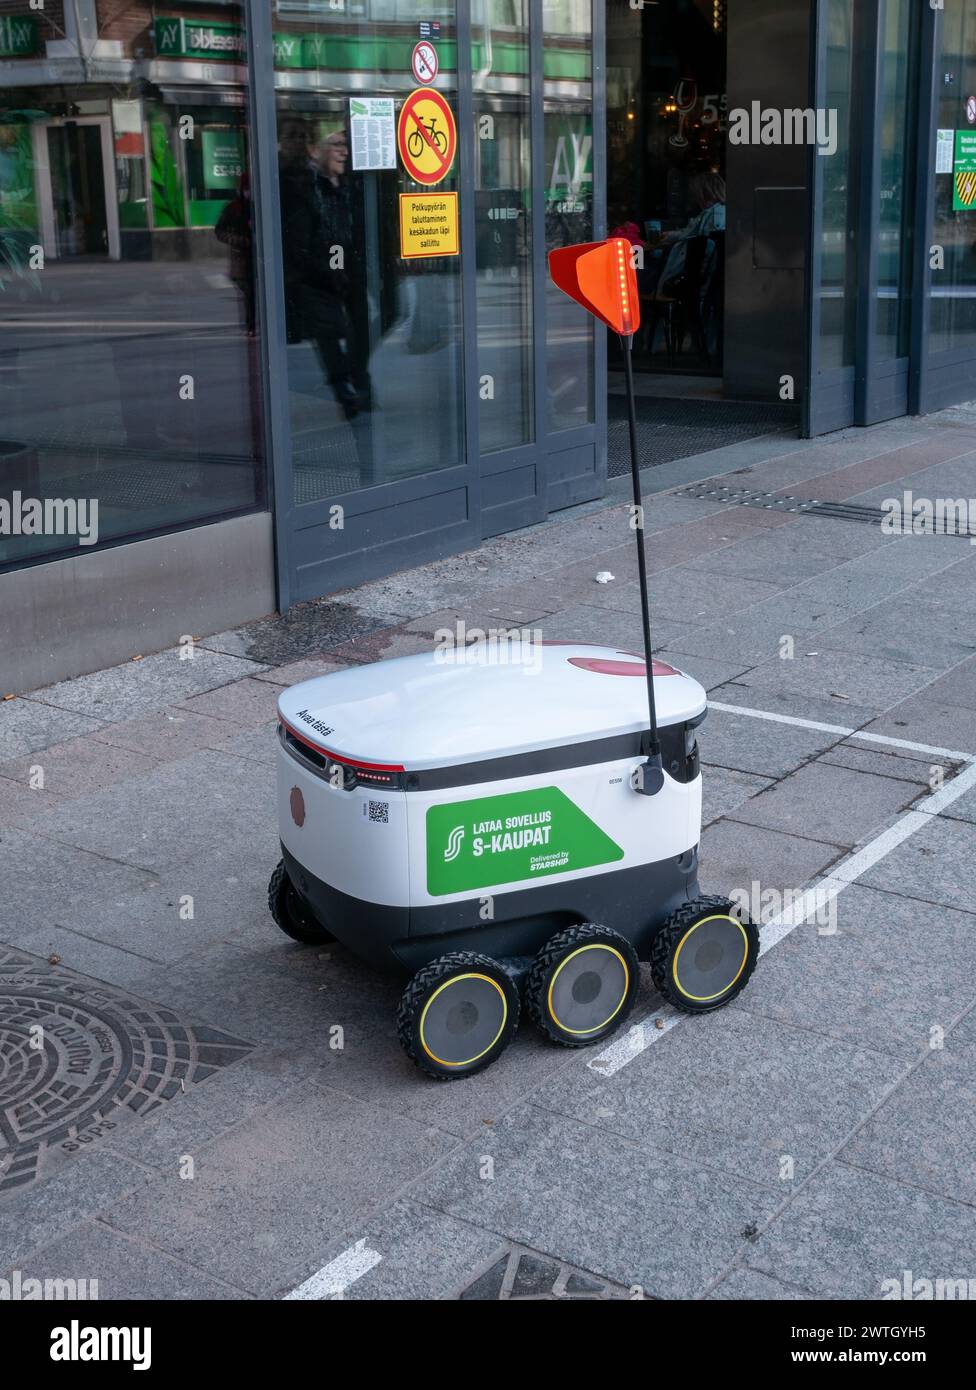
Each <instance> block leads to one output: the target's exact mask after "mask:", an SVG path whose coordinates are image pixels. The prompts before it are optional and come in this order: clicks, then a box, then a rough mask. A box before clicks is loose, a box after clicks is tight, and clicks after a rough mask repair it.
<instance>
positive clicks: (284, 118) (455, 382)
mask: <svg viewBox="0 0 976 1390" xmlns="http://www.w3.org/2000/svg"><path fill="white" fill-rule="evenodd" d="M273 22H274V39H275V67H276V76H275V86H276V103H277V128H278V172H279V189H280V200H281V235H282V254H283V276H284V287H285V313H286V322H287V338H288V349H287V353H288V391H289V403H290V418H291V435H292V449H293V461H294V495H295V501H296V503H307V502H314V501H316V500H318V499H321V498H326V497H332V496H336V495H337V494H340V493H345V492H350V491H353V490H358V489H360V488H364V487H372V486H376V485H377V484H381V483H391V482H396V481H398V480H401V479H404V478H408V477H411V476H413V475H415V474H419V473H429V472H432V471H434V470H437V469H441V468H448V467H452V466H456V465H458V464H460V463H462V462H463V461H464V451H463V442H462V428H463V408H462V390H461V351H460V322H461V305H460V256H459V255H457V254H454V255H451V254H446V253H445V243H444V242H443V241H438V240H436V239H435V241H434V243H433V244H432V243H430V242H429V241H425V240H424V239H423V238H417V239H416V240H415V241H414V242H412V243H409V244H408V245H407V246H406V247H404V246H403V245H402V244H401V219H402V217H404V216H406V215H407V212H406V211H405V210H404V204H403V200H402V197H401V195H410V196H411V197H412V198H413V199H414V200H415V201H414V202H413V203H412V204H410V205H409V206H410V207H411V208H414V209H417V215H418V216H421V217H426V216H428V215H433V214H429V213H428V212H427V211H425V209H428V208H433V205H434V204H436V205H437V208H438V209H440V210H443V209H444V208H445V207H446V208H448V209H449V216H450V218H451V220H453V219H454V218H455V217H456V215H457V214H456V204H457V193H458V188H459V179H458V157H457V148H456V139H455V140H454V141H453V143H452V144H450V145H449V141H450V140H451V133H450V131H449V129H448V128H447V121H446V118H445V117H444V116H443V115H438V113H437V112H436V111H433V110H427V109H425V108H423V107H420V108H417V110H418V112H419V121H418V120H416V119H414V118H413V117H409V118H408V117H405V120H408V125H409V127H410V128H409V131H408V133H407V134H406V135H405V139H406V140H407V147H408V149H411V148H413V147H416V152H417V157H418V161H419V163H418V168H419V172H420V173H421V174H428V173H431V174H436V172H437V170H436V168H435V169H432V170H430V171H428V170H427V169H426V168H425V167H423V166H424V164H425V162H426V161H427V160H428V158H429V159H430V160H432V161H433V162H434V164H436V158H437V156H436V154H433V155H430V156H428V153H427V152H428V151H440V154H441V156H442V157H443V160H444V161H446V162H448V163H449V169H448V172H447V173H446V174H443V175H442V176H441V177H439V178H438V179H437V180H436V182H431V183H429V184H425V183H424V182H423V180H422V179H421V180H420V181H418V180H417V179H414V178H411V177H409V176H408V174H407V173H406V171H405V169H404V167H403V165H402V163H401V160H400V158H399V155H398V153H397V149H396V140H395V135H394V131H395V127H396V124H397V123H398V121H399V117H400V113H401V111H402V110H403V107H404V102H405V101H406V99H407V97H408V96H409V94H410V92H411V91H412V90H413V89H415V88H416V87H417V86H418V83H417V80H416V79H415V78H414V77H413V74H412V71H411V53H412V51H413V47H414V45H415V43H417V41H418V39H419V38H420V37H426V38H428V40H429V41H430V42H431V43H432V44H433V45H434V47H435V49H436V52H437V58H438V68H439V72H438V76H437V78H436V80H435V81H434V82H433V83H431V84H430V87H431V89H433V90H435V91H436V92H437V93H439V94H440V96H441V97H442V98H444V99H445V100H446V102H447V104H448V106H449V107H450V109H451V111H452V112H453V113H454V118H455V120H456V113H457V72H456V69H457V56H456V48H457V41H456V31H455V14H454V7H453V5H447V4H443V3H439V4H434V5H431V4H430V3H428V0H423V3H421V0H369V3H368V4H363V5H360V6H357V7H356V10H355V12H353V11H349V10H345V11H344V10H334V9H332V8H331V7H329V6H327V5H322V4H317V3H314V2H310V3H307V4H305V3H300V0H289V3H287V4H285V5H281V4H279V5H278V6H277V8H276V11H275V14H274V21H273ZM421 24H423V25H424V29H423V30H422V29H421ZM376 102H382V103H385V105H382V106H378V105H375V104H374V103H376ZM366 118H368V119H370V120H373V121H375V124H374V125H373V126H372V127H371V134H370V136H369V137H368V140H367V138H366V137H365V135H364V136H363V142H364V143H363V144H362V146H360V145H359V143H358V142H359V139H360V134H359V132H358V130H357V129H354V128H353V124H352V123H353V122H356V121H359V120H362V119H366ZM421 127H423V129H421ZM424 130H426V132H427V134H426V136H425V134H424ZM391 141H392V145H391ZM452 149H453V160H451V159H450V152H451V150H452ZM417 199H428V200H429V202H427V203H424V202H417V201H416V200H417ZM435 211H436V209H435ZM437 215H440V214H439V213H437ZM404 251H406V252H407V253H408V254H406V255H405V254H404Z"/></svg>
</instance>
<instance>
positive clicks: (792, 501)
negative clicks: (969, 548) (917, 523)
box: [674, 483, 976, 539]
mask: <svg viewBox="0 0 976 1390" xmlns="http://www.w3.org/2000/svg"><path fill="white" fill-rule="evenodd" d="M674 496H676V497H692V498H695V499H698V500H701V501H705V500H708V501H716V502H728V503H729V504H730V505H731V506H737V507H758V508H759V509H760V510H761V511H767V512H796V513H801V512H802V513H804V514H806V515H808V516H810V515H812V516H827V517H836V518H837V519H838V520H839V521H860V522H864V523H866V524H867V525H868V526H880V525H881V523H882V521H887V522H888V525H889V526H890V527H892V533H893V534H897V532H895V531H894V523H893V520H892V518H891V517H890V516H889V515H888V513H887V512H884V511H882V509H881V508H880V507H869V506H866V505H865V504H864V503H862V502H821V501H818V500H817V499H816V498H813V497H793V496H792V495H784V494H783V493H781V492H759V491H758V490H757V489H755V488H748V487H725V486H724V485H723V484H721V483H692V484H691V486H690V487H684V488H681V489H679V490H678V491H677V492H675V494H674ZM945 523H946V518H945V517H944V516H943V517H939V516H936V517H934V518H933V521H932V524H931V525H928V524H926V527H925V530H924V531H913V529H912V524H911V518H908V519H907V521H906V523H905V524H903V525H902V526H901V530H900V534H901V535H903V536H911V535H935V536H960V537H963V538H973V539H976V531H973V530H971V529H970V528H969V526H968V524H967V525H966V526H960V527H952V528H950V527H948V526H947V525H946V524H945Z"/></svg>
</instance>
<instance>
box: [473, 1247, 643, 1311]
mask: <svg viewBox="0 0 976 1390" xmlns="http://www.w3.org/2000/svg"><path fill="white" fill-rule="evenodd" d="M642 1296H643V1295H642V1291H641V1290H639V1289H638V1288H636V1286H635V1287H634V1288H632V1289H625V1288H622V1287H621V1286H620V1285H619V1284H613V1283H611V1282H610V1281H609V1280H607V1279H601V1278H597V1277H595V1276H594V1275H592V1274H587V1273H586V1272H585V1271H584V1270H581V1269H574V1268H573V1266H572V1265H568V1264H565V1263H564V1262H563V1261H562V1260H556V1259H551V1258H549V1257H545V1256H542V1255H535V1254H532V1253H531V1252H529V1251H524V1250H509V1251H507V1252H506V1253H505V1254H504V1255H501V1256H500V1257H499V1258H498V1259H496V1260H495V1261H494V1262H493V1263H492V1265H491V1266H490V1268H488V1269H486V1270H485V1271H484V1273H483V1274H479V1276H478V1277H477V1279H475V1280H474V1281H473V1282H472V1283H470V1284H468V1285H467V1287H466V1288H464V1289H463V1290H462V1292H461V1293H460V1294H459V1295H458V1297H459V1298H460V1300H461V1301H462V1302H466V1303H470V1302H475V1303H485V1302H492V1303H494V1302H503V1303H518V1302H522V1301H523V1300H524V1301H526V1302H527V1301H529V1300H531V1301H533V1302H539V1301H543V1302H555V1301H557V1300H561V1301H563V1302H566V1301H579V1302H593V1301H605V1300H608V1299H609V1300H614V1301H616V1300H620V1299H632V1298H635V1297H642Z"/></svg>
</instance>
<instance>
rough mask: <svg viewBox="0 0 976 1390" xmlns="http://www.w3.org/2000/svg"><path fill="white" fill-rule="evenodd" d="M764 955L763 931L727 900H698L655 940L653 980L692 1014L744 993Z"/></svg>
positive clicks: (718, 1006)
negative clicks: (737, 913)
mask: <svg viewBox="0 0 976 1390" xmlns="http://www.w3.org/2000/svg"><path fill="white" fill-rule="evenodd" d="M758 958H759V931H758V928H757V927H756V926H755V924H754V923H753V922H750V921H749V920H748V919H746V920H745V921H741V920H740V919H739V918H738V917H736V916H735V915H734V914H733V912H732V903H731V902H730V901H729V899H728V898H699V899H697V901H696V902H693V903H686V904H685V906H684V907H679V908H678V910H677V911H676V912H673V913H672V914H671V916H670V917H669V918H668V920H667V922H665V924H664V926H663V927H662V928H661V930H660V931H659V932H658V934H657V935H656V936H655V938H654V940H653V942H652V943H651V974H652V976H653V978H654V984H655V986H656V987H657V989H658V990H659V991H660V992H661V994H663V995H664V997H665V999H667V1000H668V1002H669V1003H671V1004H673V1005H674V1006H675V1008H676V1009H681V1011H682V1012H683V1013H688V1014H707V1013H711V1011H712V1010H713V1009H721V1008H722V1007H723V1006H724V1005H725V1004H728V1003H729V1001H730V1000H731V999H734V998H735V997H736V995H737V994H741V993H742V991H743V990H744V989H745V987H746V985H747V984H748V982H749V978H750V976H751V975H752V972H753V971H754V970H755V968H756V961H757V960H758Z"/></svg>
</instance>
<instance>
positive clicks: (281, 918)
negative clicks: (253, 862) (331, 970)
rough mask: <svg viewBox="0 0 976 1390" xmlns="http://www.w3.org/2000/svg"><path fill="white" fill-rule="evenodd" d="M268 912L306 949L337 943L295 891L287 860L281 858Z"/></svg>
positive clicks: (288, 934) (269, 893) (270, 890)
mask: <svg viewBox="0 0 976 1390" xmlns="http://www.w3.org/2000/svg"><path fill="white" fill-rule="evenodd" d="M268 909H269V911H270V912H271V916H272V917H273V918H274V920H275V922H276V923H277V925H278V926H279V927H280V928H281V930H282V931H283V932H284V933H285V935H286V936H290V937H291V939H292V941H300V942H301V943H302V944H303V945H304V946H316V945H321V944H322V942H324V941H334V940H335V937H334V936H333V935H332V933H331V932H330V931H327V930H326V928H325V927H323V926H322V924H321V923H320V922H317V921H316V919H315V918H314V917H313V916H312V914H311V913H310V912H309V910H308V908H307V907H306V906H305V904H304V903H303V902H302V900H301V898H300V897H299V896H298V894H297V893H296V892H295V887H294V884H293V883H292V881H291V879H290V878H289V877H288V871H287V869H286V868H285V861H284V860H283V859H279V861H278V864H277V867H276V868H275V871H274V873H273V874H272V875H271V882H270V883H269V884H268Z"/></svg>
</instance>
